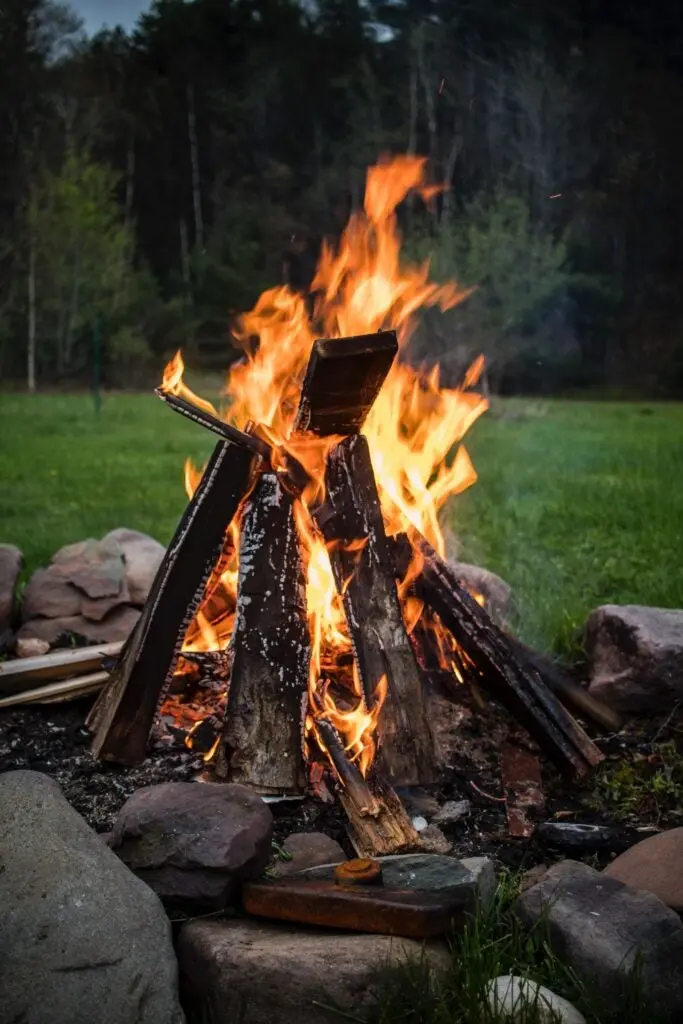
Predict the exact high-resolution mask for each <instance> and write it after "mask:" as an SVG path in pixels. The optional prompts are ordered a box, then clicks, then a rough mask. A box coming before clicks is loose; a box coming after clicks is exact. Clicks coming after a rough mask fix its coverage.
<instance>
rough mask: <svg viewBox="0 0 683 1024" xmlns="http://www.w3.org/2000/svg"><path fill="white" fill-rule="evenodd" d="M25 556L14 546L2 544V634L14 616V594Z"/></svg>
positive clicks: (0, 614)
mask: <svg viewBox="0 0 683 1024" xmlns="http://www.w3.org/2000/svg"><path fill="white" fill-rule="evenodd" d="M23 564H24V556H23V555H22V553H21V551H20V550H19V548H15V547H14V545H13V544H0V633H2V632H3V631H4V630H5V629H7V628H8V627H9V626H10V625H11V622H12V618H13V616H14V593H15V591H16V588H17V580H18V579H19V573H20V572H21V567H22V565H23Z"/></svg>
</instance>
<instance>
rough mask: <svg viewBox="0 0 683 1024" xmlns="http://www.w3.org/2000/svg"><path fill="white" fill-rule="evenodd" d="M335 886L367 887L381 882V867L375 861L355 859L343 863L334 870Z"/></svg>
mask: <svg viewBox="0 0 683 1024" xmlns="http://www.w3.org/2000/svg"><path fill="white" fill-rule="evenodd" d="M334 880H335V882H336V883H337V885H369V884H372V883H379V882H381V881H382V867H381V865H380V864H379V862H378V861H376V860H370V859H369V858H357V859H354V860H347V861H344V863H343V864H338V865H337V867H336V868H335V869H334Z"/></svg>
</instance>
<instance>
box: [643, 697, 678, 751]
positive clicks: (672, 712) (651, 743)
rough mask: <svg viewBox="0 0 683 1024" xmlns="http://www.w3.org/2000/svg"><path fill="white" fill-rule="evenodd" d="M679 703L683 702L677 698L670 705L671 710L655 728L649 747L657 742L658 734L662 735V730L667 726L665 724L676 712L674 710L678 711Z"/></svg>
mask: <svg viewBox="0 0 683 1024" xmlns="http://www.w3.org/2000/svg"><path fill="white" fill-rule="evenodd" d="M681 703H683V702H682V701H680V700H677V701H676V703H675V704H674V706H673V707H672V709H671V711H670V712H669V714H668V715H667V716H666V718H665V719H664V721H663V722H662V724H661V725H660V726H659V728H658V729H657V732H656V733H655V734H654V736H653V737H652V739H651V741H650V747H651V748H654V745H655V743H656V742H657V740H658V739H659V737H660V736H661V735H662V733H663V732H664V730H665V729H666V727H667V726H668V725H669V723H670V722H671V719H672V718H673V716H674V715H675V714H676V712H677V711H678V709H679V708H680V706H681Z"/></svg>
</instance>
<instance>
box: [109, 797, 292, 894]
mask: <svg viewBox="0 0 683 1024" xmlns="http://www.w3.org/2000/svg"><path fill="white" fill-rule="evenodd" d="M272 835H273V816H272V814H271V813H270V810H269V809H268V807H267V805H266V804H265V803H264V802H263V800H261V798H260V797H259V796H258V795H257V794H256V793H253V792H252V791H251V790H250V789H247V788H246V787H245V786H236V785H229V784H221V783H199V782H165V783H162V784H161V785H160V786H147V787H145V788H144V789H139V790H138V791H137V792H136V793H134V794H133V796H132V797H130V799H129V800H127V801H126V803H125V804H124V805H123V807H122V808H121V811H120V812H119V816H118V818H117V820H116V824H115V825H114V830H113V833H112V837H111V841H110V846H111V848H112V849H113V850H115V852H116V853H117V854H118V855H119V857H120V858H121V860H123V861H124V862H125V863H126V864H127V865H128V867H129V868H131V870H132V871H134V872H135V874H136V875H138V877H139V878H141V879H142V880H143V881H144V882H147V884H148V885H149V886H151V888H152V889H154V891H155V892H156V893H157V895H158V896H160V897H161V899H162V900H164V902H166V903H168V904H169V905H171V906H174V907H177V908H179V909H183V910H188V911H193V910H199V909H202V910H204V909H206V910H220V909H222V908H223V907H225V906H226V905H227V904H228V902H229V901H230V899H231V897H232V896H233V894H234V892H235V890H236V888H237V885H238V884H239V883H240V882H242V881H245V880H246V879H248V878H255V877H257V876H258V875H260V874H261V873H262V872H263V871H264V869H265V867H266V865H267V863H268V860H269V857H270V849H271V839H272Z"/></svg>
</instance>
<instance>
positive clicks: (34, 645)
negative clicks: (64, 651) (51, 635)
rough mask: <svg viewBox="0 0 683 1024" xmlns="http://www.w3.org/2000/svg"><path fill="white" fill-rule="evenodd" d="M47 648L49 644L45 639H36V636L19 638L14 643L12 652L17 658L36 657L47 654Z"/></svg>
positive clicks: (48, 648)
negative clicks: (26, 638) (25, 638)
mask: <svg viewBox="0 0 683 1024" xmlns="http://www.w3.org/2000/svg"><path fill="white" fill-rule="evenodd" d="M49 650H50V645H49V643H48V642H47V640H38V638H37V637H33V638H31V639H28V640H21V639H19V640H17V642H16V643H15V645H14V653H15V654H16V656H17V658H38V657H40V656H41V655H43V654H47V652H48V651H49Z"/></svg>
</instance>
